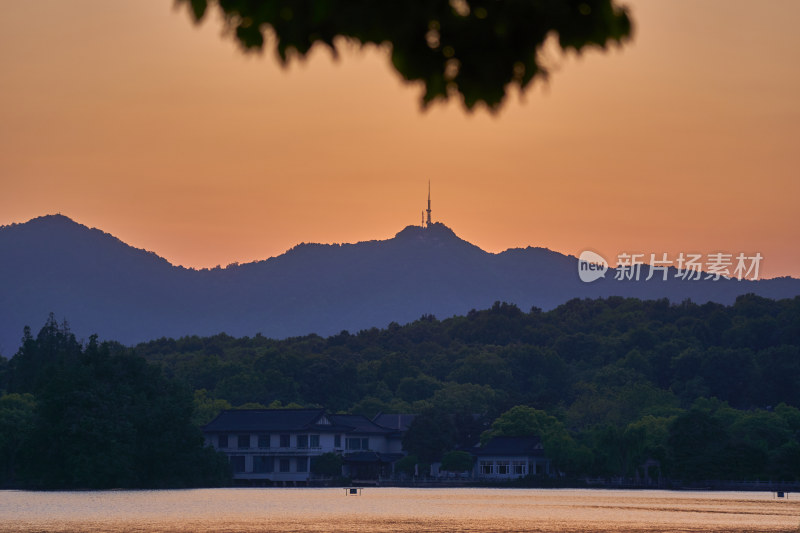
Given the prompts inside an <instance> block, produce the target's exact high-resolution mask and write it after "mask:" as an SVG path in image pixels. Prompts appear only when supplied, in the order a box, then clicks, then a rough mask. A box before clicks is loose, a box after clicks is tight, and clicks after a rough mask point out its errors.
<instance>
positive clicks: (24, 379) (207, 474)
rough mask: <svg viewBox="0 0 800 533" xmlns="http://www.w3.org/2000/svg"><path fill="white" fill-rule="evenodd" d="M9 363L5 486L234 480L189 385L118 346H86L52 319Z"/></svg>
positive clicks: (4, 404) (0, 369) (4, 381)
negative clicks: (202, 423) (200, 421)
mask: <svg viewBox="0 0 800 533" xmlns="http://www.w3.org/2000/svg"><path fill="white" fill-rule="evenodd" d="M2 363H3V364H2V365H0V389H2V392H3V394H2V395H0V486H11V487H24V488H42V489H68V488H162V487H193V486H209V485H220V484H225V483H227V481H228V479H229V478H230V472H229V467H228V465H227V461H226V459H225V457H224V456H221V455H219V454H217V453H216V452H215V451H213V450H212V449H211V448H205V447H204V446H203V437H202V433H201V432H200V430H199V428H198V427H197V426H196V425H194V424H193V423H192V420H191V419H192V415H193V413H194V402H193V395H192V391H191V390H190V389H187V388H186V387H185V385H184V384H182V383H179V382H177V381H176V380H173V379H167V378H165V377H164V376H163V374H162V373H161V370H160V369H159V368H158V367H157V366H155V365H151V364H149V363H147V362H146V361H145V360H144V359H143V358H141V357H138V356H136V355H134V354H132V353H131V351H130V350H128V349H126V348H125V347H123V346H121V345H119V344H116V343H113V342H105V343H98V342H97V338H96V337H95V336H93V337H92V338H90V339H89V342H88V343H87V344H86V346H82V345H81V344H80V343H79V342H77V341H76V339H75V336H74V335H73V334H72V333H71V332H70V331H69V328H68V327H67V325H66V324H61V325H59V324H58V323H57V322H56V320H55V318H54V317H53V315H52V314H51V315H50V318H49V319H48V321H47V323H46V324H45V326H44V327H43V328H42V329H41V331H40V332H39V334H38V335H37V336H36V337H33V336H32V334H31V331H30V328H25V332H24V338H23V342H22V346H21V347H20V349H19V351H18V352H17V353H16V355H14V357H13V358H12V359H11V360H10V361H2Z"/></svg>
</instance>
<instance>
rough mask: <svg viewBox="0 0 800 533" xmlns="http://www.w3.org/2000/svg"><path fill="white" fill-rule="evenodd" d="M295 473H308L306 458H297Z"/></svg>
mask: <svg viewBox="0 0 800 533" xmlns="http://www.w3.org/2000/svg"><path fill="white" fill-rule="evenodd" d="M297 471H298V472H308V457H298V458H297Z"/></svg>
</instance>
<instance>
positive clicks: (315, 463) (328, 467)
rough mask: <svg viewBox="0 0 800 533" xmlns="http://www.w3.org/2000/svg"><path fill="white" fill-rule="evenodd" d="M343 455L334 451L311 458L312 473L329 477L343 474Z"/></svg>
mask: <svg viewBox="0 0 800 533" xmlns="http://www.w3.org/2000/svg"><path fill="white" fill-rule="evenodd" d="M342 464H343V460H342V456H341V455H339V454H336V453H333V452H327V453H323V454H322V455H318V456H316V457H312V458H311V473H312V474H317V475H320V476H327V477H339V476H341V475H342Z"/></svg>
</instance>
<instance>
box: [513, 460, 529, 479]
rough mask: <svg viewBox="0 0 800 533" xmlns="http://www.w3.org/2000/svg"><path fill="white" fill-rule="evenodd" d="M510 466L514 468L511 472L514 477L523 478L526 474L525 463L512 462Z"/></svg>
mask: <svg viewBox="0 0 800 533" xmlns="http://www.w3.org/2000/svg"><path fill="white" fill-rule="evenodd" d="M512 466H513V468H514V470H513V471H514V475H517V476H524V475H525V474H527V472H526V470H527V469H526V468H525V467H526V463H525V461H514V462H513V463H512Z"/></svg>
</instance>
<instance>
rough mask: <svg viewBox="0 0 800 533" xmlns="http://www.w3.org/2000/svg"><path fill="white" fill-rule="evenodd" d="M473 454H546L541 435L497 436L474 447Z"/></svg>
mask: <svg viewBox="0 0 800 533" xmlns="http://www.w3.org/2000/svg"><path fill="white" fill-rule="evenodd" d="M470 452H471V453H472V454H473V455H478V456H481V455H539V456H542V455H544V450H543V449H542V441H541V440H540V439H539V437H495V438H493V439H492V440H490V441H489V442H487V443H486V445H485V446H480V447H476V448H472V450H470Z"/></svg>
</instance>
